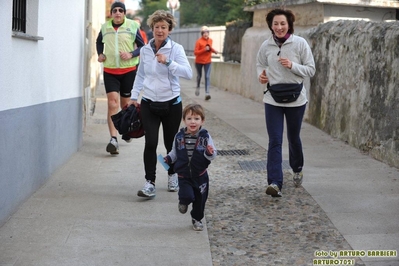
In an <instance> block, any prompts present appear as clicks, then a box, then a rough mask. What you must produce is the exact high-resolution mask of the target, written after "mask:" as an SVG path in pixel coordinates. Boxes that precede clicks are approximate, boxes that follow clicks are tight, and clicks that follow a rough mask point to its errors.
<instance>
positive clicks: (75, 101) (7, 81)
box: [0, 0, 90, 226]
mask: <svg viewBox="0 0 399 266" xmlns="http://www.w3.org/2000/svg"><path fill="white" fill-rule="evenodd" d="M89 1H90V0H86V2H89ZM27 5H28V14H27V23H28V27H27V33H29V35H32V36H33V37H35V36H36V37H38V39H39V40H34V39H32V38H31V39H29V38H19V37H15V36H13V35H15V33H13V31H12V7H13V1H11V0H0V6H1V9H2V15H1V16H0V35H1V42H0V95H1V97H0V136H1V138H0V147H1V149H0V226H1V225H2V224H3V223H4V222H5V221H6V220H7V219H8V217H9V216H10V215H11V214H12V213H13V212H15V210H16V209H17V207H18V206H19V205H20V204H21V203H22V202H24V201H25V200H26V199H27V198H28V197H29V196H30V195H32V194H33V193H34V192H35V191H36V190H37V189H38V188H40V187H41V186H42V185H43V184H44V183H45V182H46V181H47V180H48V179H49V178H50V177H51V175H52V173H53V172H54V171H55V170H57V168H59V167H60V166H61V165H62V164H63V163H65V162H66V161H67V160H68V159H69V157H70V156H71V155H72V154H73V153H75V152H76V151H77V150H78V149H79V147H80V146H81V144H82V136H83V126H82V125H83V115H82V114H83V109H84V108H83V99H82V97H83V91H84V84H83V83H84V82H83V80H84V74H85V71H84V69H83V68H84V65H85V64H84V60H87V59H85V58H87V57H86V56H85V54H84V53H85V49H84V43H85V36H84V35H85V27H86V25H85V24H86V22H85V16H86V13H85V12H86V11H85V1H83V0H68V1H50V0H29V1H27ZM23 36H25V35H23ZM25 37H27V36H25ZM28 37H29V36H28Z"/></svg>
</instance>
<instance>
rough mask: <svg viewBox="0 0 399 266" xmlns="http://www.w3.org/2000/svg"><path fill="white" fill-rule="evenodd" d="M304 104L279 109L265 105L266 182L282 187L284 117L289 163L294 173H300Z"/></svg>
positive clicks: (301, 165)
mask: <svg viewBox="0 0 399 266" xmlns="http://www.w3.org/2000/svg"><path fill="white" fill-rule="evenodd" d="M305 109H306V104H304V105H302V106H299V107H279V106H274V105H270V104H266V103H265V118H266V129H267V133H268V135H269V149H268V151H267V182H268V184H269V185H270V184H271V183H274V184H276V185H278V187H279V188H280V190H281V189H282V187H283V169H282V165H281V164H282V162H283V156H282V145H283V132H284V117H285V120H286V123H287V139H288V151H289V163H290V166H291V168H292V170H293V171H294V173H297V172H300V171H302V167H303V152H302V142H301V137H300V133H301V126H302V119H303V115H304V114H305Z"/></svg>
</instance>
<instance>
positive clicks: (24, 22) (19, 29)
mask: <svg viewBox="0 0 399 266" xmlns="http://www.w3.org/2000/svg"><path fill="white" fill-rule="evenodd" d="M38 14H39V0H29V1H27V0H13V1H12V36H13V37H16V38H22V39H27V40H32V41H38V40H43V37H40V36H37V29H38V20H39V19H38Z"/></svg>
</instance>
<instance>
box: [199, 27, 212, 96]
mask: <svg viewBox="0 0 399 266" xmlns="http://www.w3.org/2000/svg"><path fill="white" fill-rule="evenodd" d="M212 53H215V54H217V53H218V52H217V51H216V50H215V49H213V48H212V39H211V38H209V28H208V27H207V26H203V27H202V28H201V38H199V39H198V40H197V41H196V42H195V48H194V55H195V68H196V69H197V88H196V89H195V95H197V96H198V95H199V94H200V88H199V87H200V83H201V78H202V68H204V73H205V100H209V99H211V95H210V93H209V84H210V77H211V62H212Z"/></svg>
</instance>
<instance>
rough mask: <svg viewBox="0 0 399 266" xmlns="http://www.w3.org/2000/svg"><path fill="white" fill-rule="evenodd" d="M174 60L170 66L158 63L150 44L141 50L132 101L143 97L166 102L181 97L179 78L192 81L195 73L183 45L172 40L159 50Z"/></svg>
mask: <svg viewBox="0 0 399 266" xmlns="http://www.w3.org/2000/svg"><path fill="white" fill-rule="evenodd" d="M158 53H161V54H164V55H166V56H167V58H169V59H170V60H172V62H171V63H170V65H169V66H167V65H164V64H161V63H158V61H157V58H156V56H155V54H154V51H153V50H152V48H151V45H150V43H148V44H146V45H145V46H143V47H142V48H141V51H140V63H139V68H138V70H137V74H136V79H135V81H134V84H133V89H132V91H131V92H132V95H131V97H130V98H131V99H132V100H137V98H138V97H139V94H140V92H141V91H142V90H143V95H142V96H143V97H145V98H147V99H149V100H151V101H154V102H166V101H169V100H171V99H173V98H175V97H177V96H179V95H180V83H179V78H180V77H182V78H185V79H191V78H192V76H193V71H192V69H191V65H190V63H189V62H188V59H187V56H186V53H185V52H184V48H183V46H182V45H180V44H178V43H176V42H174V41H172V40H171V39H169V40H168V42H167V43H166V44H165V46H163V47H161V48H160V49H159V50H158Z"/></svg>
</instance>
